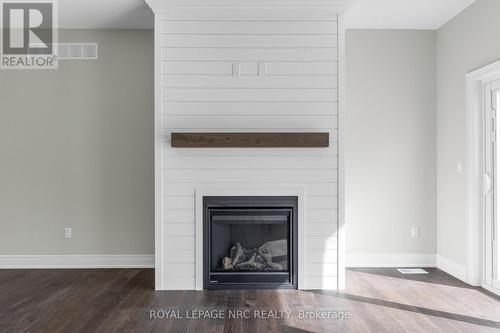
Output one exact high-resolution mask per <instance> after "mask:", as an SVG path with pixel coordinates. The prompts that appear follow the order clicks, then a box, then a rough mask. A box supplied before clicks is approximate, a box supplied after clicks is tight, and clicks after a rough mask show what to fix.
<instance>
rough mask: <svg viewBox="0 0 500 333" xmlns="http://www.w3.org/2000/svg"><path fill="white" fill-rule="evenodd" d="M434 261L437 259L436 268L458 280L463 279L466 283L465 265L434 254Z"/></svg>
mask: <svg viewBox="0 0 500 333" xmlns="http://www.w3.org/2000/svg"><path fill="white" fill-rule="evenodd" d="M436 261H437V268H439V269H440V270H442V271H443V272H446V273H448V274H450V275H451V276H453V277H455V278H457V279H459V280H462V281H464V282H465V283H468V282H467V281H468V277H467V266H464V265H461V264H458V263H456V262H454V261H452V260H450V259H448V258H445V257H443V256H440V255H437V256H436Z"/></svg>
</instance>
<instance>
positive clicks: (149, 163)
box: [0, 30, 154, 255]
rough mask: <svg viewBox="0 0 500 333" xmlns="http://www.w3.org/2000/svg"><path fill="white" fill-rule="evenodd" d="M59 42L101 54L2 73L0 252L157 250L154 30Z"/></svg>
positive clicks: (63, 35)
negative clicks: (68, 235) (68, 234)
mask: <svg viewBox="0 0 500 333" xmlns="http://www.w3.org/2000/svg"><path fill="white" fill-rule="evenodd" d="M59 41H60V42H97V43H99V59H98V60H97V61H93V60H90V61H89V60H87V61H82V60H71V61H70V60H68V61H63V62H61V63H60V68H59V70H41V71H5V70H3V71H1V72H0V101H1V110H0V152H1V159H0V188H1V190H0V254H3V255H6V254H152V253H154V186H153V181H154V180H153V83H154V82H153V33H152V31H126V30H120V31H118V30H87V31H79V30H62V31H60V38H59ZM65 226H68V227H72V228H73V239H64V227H65Z"/></svg>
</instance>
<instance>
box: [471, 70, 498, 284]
mask: <svg viewBox="0 0 500 333" xmlns="http://www.w3.org/2000/svg"><path fill="white" fill-rule="evenodd" d="M498 77H500V61H497V62H495V63H492V64H490V65H487V66H485V67H482V68H480V69H478V70H475V71H472V72H470V73H468V74H466V76H465V99H466V104H465V105H466V108H465V137H466V142H465V165H466V190H465V195H466V219H467V245H466V246H467V266H466V279H465V281H466V282H467V283H469V284H471V285H474V286H479V285H481V284H482V281H483V280H484V276H483V275H484V274H483V272H482V266H483V265H482V263H483V258H484V252H483V246H482V244H484V242H483V231H482V230H483V225H484V222H485V221H484V211H483V207H484V202H483V201H484V200H483V163H482V161H483V147H482V146H483V144H482V141H483V129H482V128H483V96H484V92H483V81H484V80H493V79H495V78H498Z"/></svg>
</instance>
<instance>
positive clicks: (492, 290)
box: [481, 283, 500, 296]
mask: <svg viewBox="0 0 500 333" xmlns="http://www.w3.org/2000/svg"><path fill="white" fill-rule="evenodd" d="M481 287H482V288H484V289H486V290H488V291H489V292H490V293H493V294H495V295H498V296H500V289H499V288H495V287H493V286H489V285H487V284H484V283H483V284H482V285H481Z"/></svg>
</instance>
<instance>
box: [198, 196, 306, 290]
mask: <svg viewBox="0 0 500 333" xmlns="http://www.w3.org/2000/svg"><path fill="white" fill-rule="evenodd" d="M206 196H296V197H297V199H298V210H299V212H298V247H299V248H298V258H297V264H298V277H297V279H298V289H305V288H306V284H305V276H306V262H305V258H306V253H305V251H306V214H305V211H306V204H305V197H306V192H305V189H303V188H297V189H294V188H290V189H288V188H282V189H270V188H259V189H256V188H237V189H224V188H198V189H196V206H195V207H196V208H195V210H196V212H195V214H196V222H195V229H196V232H195V233H196V240H195V244H196V245H195V252H196V264H195V265H196V267H195V285H196V290H203V197H206Z"/></svg>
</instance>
